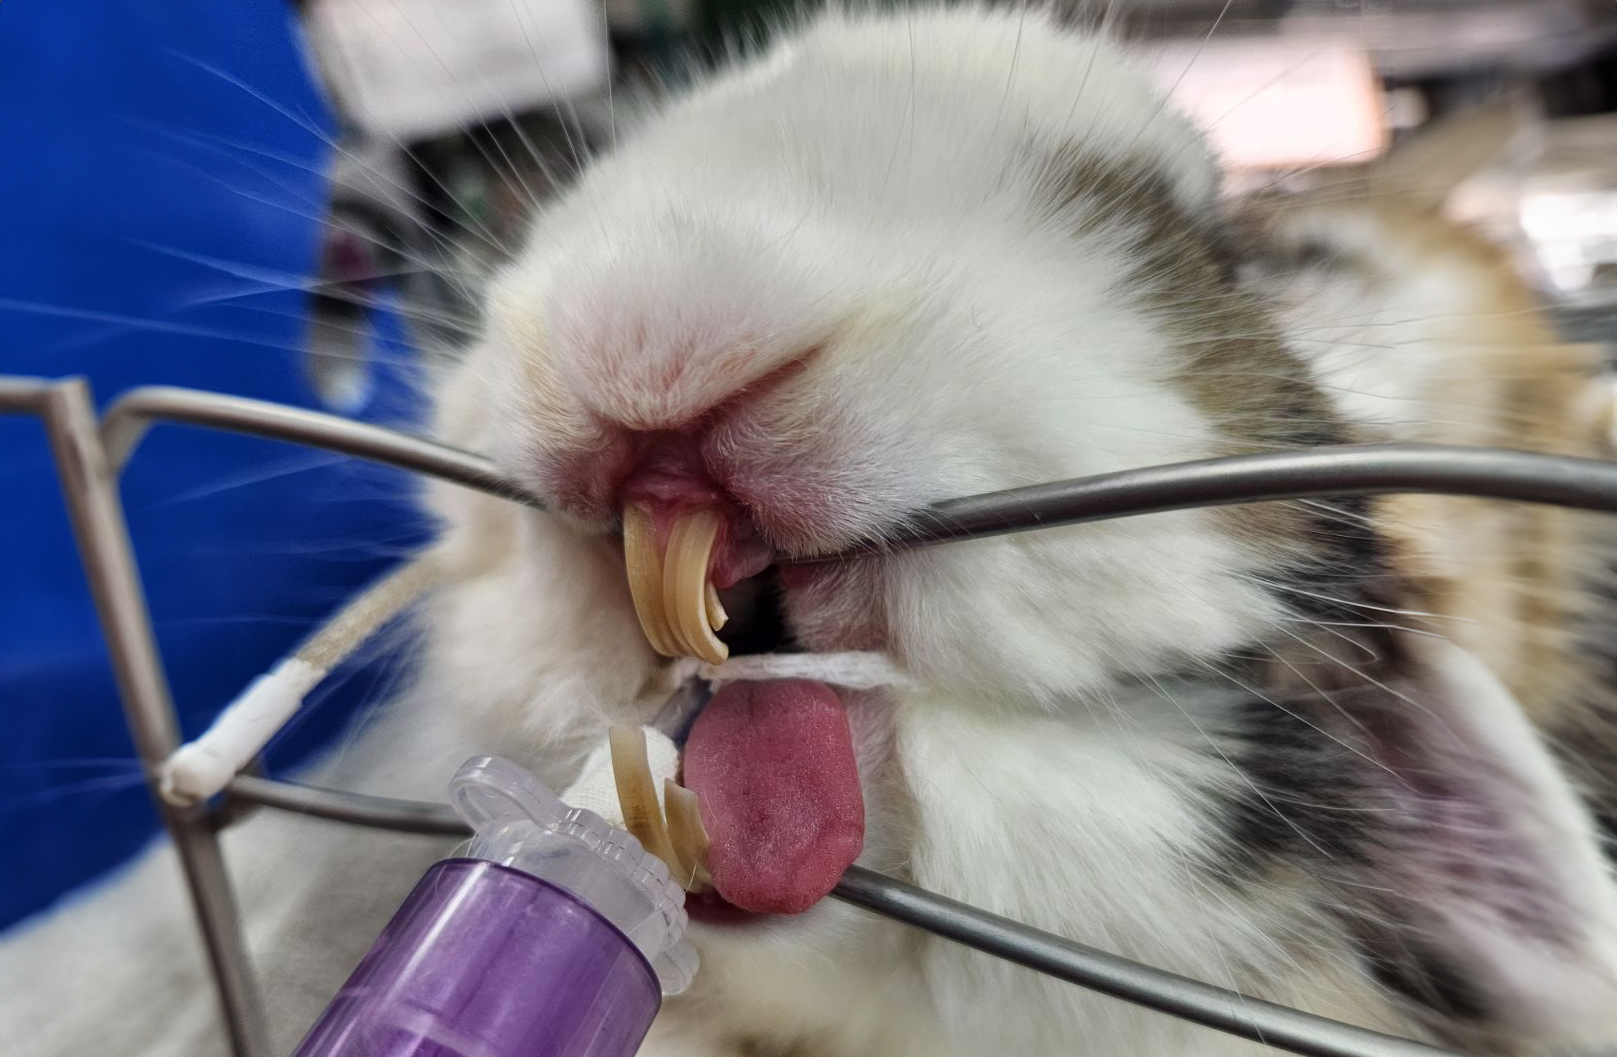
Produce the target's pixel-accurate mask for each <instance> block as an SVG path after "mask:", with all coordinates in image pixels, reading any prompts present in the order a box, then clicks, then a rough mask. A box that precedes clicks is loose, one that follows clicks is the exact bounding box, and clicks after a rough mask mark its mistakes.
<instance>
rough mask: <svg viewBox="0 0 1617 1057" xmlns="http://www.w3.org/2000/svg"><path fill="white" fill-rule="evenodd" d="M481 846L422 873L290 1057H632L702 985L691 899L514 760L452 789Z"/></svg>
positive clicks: (465, 775) (636, 850) (474, 771)
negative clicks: (676, 1001)
mask: <svg viewBox="0 0 1617 1057" xmlns="http://www.w3.org/2000/svg"><path fill="white" fill-rule="evenodd" d="M450 799H451V801H452V802H453V803H454V804H455V808H456V810H458V811H459V812H460V814H461V817H462V818H464V819H465V820H466V821H467V822H468V823H469V824H470V825H471V826H472V828H473V830H474V831H475V832H476V836H475V837H473V839H472V841H471V842H470V847H469V850H468V852H467V855H466V857H464V858H454V859H445V860H443V861H442V862H439V863H437V864H436V865H434V866H433V867H432V868H431V869H430V870H428V871H427V873H426V876H424V877H423V878H422V879H421V882H420V883H419V884H417V885H416V887H415V890H414V891H413V892H411V893H410V896H409V898H408V899H406V900H405V902H404V905H403V906H401V907H400V908H399V910H398V912H397V913H396V914H394V916H393V920H392V921H391V922H389V923H388V926H387V928H386V929H384V930H383V931H382V935H381V936H380V937H379V938H378V939H377V941H376V943H375V944H373V945H372V947H371V949H370V951H369V953H367V954H366V955H365V958H364V960H362V961H361V962H360V963H359V967H358V968H357V969H355V970H354V973H353V975H352V976H350V977H349V978H348V982H347V983H346V984H344V985H343V988H342V990H341V991H340V992H338V994H337V997H336V998H334V999H333V1000H332V1002H331V1004H330V1005H329V1006H327V1007H326V1011H325V1012H324V1013H323V1014H321V1016H320V1019H319V1020H318V1021H316V1022H315V1026H314V1027H313V1028H312V1029H311V1030H310V1032H309V1034H308V1035H307V1036H306V1037H305V1038H304V1040H303V1044H302V1045H301V1046H299V1047H298V1049H297V1051H296V1052H295V1053H294V1054H293V1057H633V1054H634V1052H635V1051H636V1050H637V1049H639V1047H640V1042H641V1040H643V1039H644V1038H645V1036H646V1032H647V1030H648V1029H649V1028H650V1027H651V1021H652V1018H653V1017H655V1016H656V1015H657V1010H658V1008H659V1007H660V1006H661V1004H662V996H663V995H664V994H677V993H678V992H680V991H682V990H684V988H685V986H686V985H687V984H688V983H689V982H690V979H691V974H692V973H694V972H695V971H696V953H695V951H694V950H692V949H691V946H690V943H689V941H687V940H685V939H684V932H685V923H686V917H685V909H684V903H685V893H684V891H683V890H682V889H681V888H680V887H679V885H677V884H675V883H674V882H673V880H672V879H671V878H670V877H669V876H668V868H667V866H665V865H664V864H663V862H662V861H661V860H660V859H658V858H657V857H656V856H653V855H650V854H648V853H647V852H646V850H645V849H644V848H642V847H641V846H640V843H639V842H638V841H636V840H635V839H634V837H632V836H630V835H629V834H628V833H626V832H624V831H623V830H621V829H616V828H614V827H612V826H609V825H608V824H607V823H606V822H605V821H603V820H602V819H601V818H600V817H599V816H597V815H595V814H593V813H591V812H589V811H585V810H581V809H575V808H569V807H568V806H567V805H566V804H564V803H562V802H561V800H559V799H558V798H557V797H556V795H555V794H554V793H552V792H551V791H550V790H548V789H546V788H545V787H544V786H543V785H542V784H540V783H539V781H538V780H537V779H536V778H534V777H533V776H532V775H530V774H528V773H527V772H526V771H523V770H522V769H521V768H520V767H518V766H516V765H515V764H513V763H511V762H510V761H508V760H501V759H498V758H496V757H490V756H483V757H477V758H475V759H473V760H470V761H468V762H467V764H466V766H464V767H462V768H461V769H460V772H459V773H458V774H456V776H455V779H454V781H452V782H451V783H450Z"/></svg>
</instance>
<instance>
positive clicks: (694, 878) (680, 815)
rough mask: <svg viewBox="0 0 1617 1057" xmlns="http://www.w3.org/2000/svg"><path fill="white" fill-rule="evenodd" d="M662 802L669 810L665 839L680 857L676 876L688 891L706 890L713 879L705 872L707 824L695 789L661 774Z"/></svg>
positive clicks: (711, 885)
mask: <svg viewBox="0 0 1617 1057" xmlns="http://www.w3.org/2000/svg"><path fill="white" fill-rule="evenodd" d="M663 805H664V807H665V808H666V809H667V814H668V839H669V842H670V843H672V844H673V846H674V854H675V855H677V856H678V857H679V873H678V875H677V879H678V880H679V882H680V884H682V885H683V886H684V887H685V890H686V891H688V892H706V891H708V890H709V889H711V888H712V887H713V883H712V879H711V878H710V877H709V876H708V872H707V850H708V839H707V827H706V826H704V825H702V812H701V809H700V808H699V807H698V806H697V798H696V791H695V790H693V789H686V788H685V787H684V786H682V785H680V784H678V783H677V782H675V781H674V780H673V779H672V778H664V779H663Z"/></svg>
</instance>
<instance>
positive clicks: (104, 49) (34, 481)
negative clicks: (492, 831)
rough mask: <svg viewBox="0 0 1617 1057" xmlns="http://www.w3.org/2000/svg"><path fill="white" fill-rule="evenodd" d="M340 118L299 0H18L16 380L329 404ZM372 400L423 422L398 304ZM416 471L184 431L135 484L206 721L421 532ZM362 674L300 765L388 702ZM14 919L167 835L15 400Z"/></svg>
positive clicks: (7, 616) (5, 290) (0, 270)
mask: <svg viewBox="0 0 1617 1057" xmlns="http://www.w3.org/2000/svg"><path fill="white" fill-rule="evenodd" d="M334 135H335V123H334V121H333V118H332V116H331V114H330V112H329V110H328V108H327V106H326V104H325V102H324V101H323V99H322V98H321V95H320V93H319V91H318V89H317V87H316V81H315V79H314V78H313V77H312V76H311V73H310V70H309V68H308V66H307V64H306V61H305V57H304V55H303V53H302V49H301V44H300V41H299V39H298V30H297V27H296V23H295V21H294V18H293V15H292V13H291V12H290V10H289V9H288V8H287V7H286V6H284V5H283V4H281V3H280V2H278V0H70V2H69V0H6V2H5V3H0V372H4V373H14V374H34V375H44V376H52V377H54V376H60V375H67V374H84V375H87V376H88V377H89V378H90V380H91V382H92V383H93V385H94V388H95V392H96V396H97V399H98V402H100V403H101V404H103V405H104V404H105V403H106V402H107V401H108V400H109V399H110V398H112V397H114V396H115V395H117V394H118V393H119V392H120V391H122V390H124V389H127V388H129V387H132V386H136V385H148V384H172V385H185V386H193V387H197V388H202V389H211V390H218V391H223V392H229V393H236V394H241V395H245V396H252V397H258V398H262V399H268V400H277V401H283V402H286V403H291V404H298V405H301V406H308V407H318V406H319V401H318V399H317V397H316V394H315V393H314V392H313V391H312V389H311V388H310V386H309V385H308V384H307V382H306V381H305V372H306V364H305V358H304V352H303V344H304V342H305V338H306V329H307V325H308V321H307V308H308V305H307V301H308V298H307V294H306V292H305V291H306V289H307V286H308V283H309V281H310V279H311V277H312V275H313V273H314V271H315V268H316V262H317V259H318V255H319V244H320V230H321V224H322V221H323V217H324V213H325V209H326V205H327V198H328V193H329V188H328V183H327V179H326V171H327V165H328V162H329V160H330V156H331V153H332V148H331V146H330V144H331V142H332V139H333V136H334ZM374 329H375V333H374V335H373V339H372V341H371V350H370V351H371V363H372V364H373V366H374V367H375V368H376V381H377V386H376V396H375V398H374V399H373V400H372V401H371V402H370V403H369V405H368V406H367V407H365V408H364V409H362V411H361V412H360V414H361V417H366V418H371V419H376V420H381V421H384V422H387V423H388V424H395V425H397V424H408V423H409V421H410V419H411V418H412V417H413V415H414V408H413V406H412V399H411V397H410V392H411V387H410V384H409V383H410V378H409V360H410V354H409V350H408V347H407V345H406V343H405V341H404V335H403V334H402V332H401V328H400V327H399V325H398V323H397V320H396V318H392V317H388V316H385V315H378V316H377V317H376V319H375V328H374ZM413 487H414V483H413V482H411V481H409V480H407V479H406V478H405V476H404V475H402V474H397V473H395V472H393V471H389V470H384V469H381V468H378V467H372V466H368V465H366V464H361V463H357V462H354V461H351V460H344V459H342V458H340V457H337V456H333V455H330V454H327V453H324V452H318V451H313V450H311V449H305V448H299V447H294V446H289V445H285V444H277V443H272V442H267V441H259V440H253V439H249V438H243V437H235V436H230V435H227V434H222V433H216V432H209V431H202V430H195V429H190V428H183V427H176V426H159V427H157V429H156V430H154V431H153V433H152V434H150V436H149V437H148V439H147V441H146V442H145V444H144V445H143V446H142V447H141V448H140V450H139V451H138V452H137V454H136V456H135V459H134V461H133V463H132V464H131V466H130V469H129V471H128V473H127V475H126V477H125V479H124V490H123V494H124V501H125V504H126V508H127V511H128V515H129V519H130V523H131V532H132V536H133V539H134V544H135V549H136V554H137V556H138V559H139V562H140V566H141V570H142V575H143V578H144V582H145V586H146V589H147V592H148V596H149V600H150V606H151V611H152V616H153V620H154V624H155V627H156V629H157V634H158V638H159V642H160V646H161V649H162V652H163V656H164V659H165V663H166V666H167V669H168V674H169V678H170V680H171V682H172V684H173V689H174V696H175V699H176V701H177V704H178V706H179V709H180V712H181V715H182V721H183V725H184V728H185V733H186V736H188V737H190V736H195V735H196V734H197V733H199V732H200V731H201V730H202V729H204V728H205V727H206V724H207V721H208V719H209V718H210V717H211V715H212V714H213V713H214V712H215V711H216V710H217V709H218V708H220V707H222V706H223V705H224V704H225V703H226V702H228V700H229V699H230V698H231V697H232V696H233V695H234V694H235V693H236V692H237V691H238V690H239V689H240V688H241V687H242V686H244V685H245V684H246V683H247V682H248V681H249V680H250V679H251V678H252V677H253V676H254V675H256V674H257V673H259V672H260V671H262V670H263V669H265V668H266V667H267V666H268V665H269V664H270V663H271V662H272V661H273V660H274V659H275V658H276V657H278V656H280V655H281V654H282V653H283V652H285V650H286V649H287V648H288V647H289V646H290V645H291V644H292V643H293V642H294V641H295V640H296V639H297V638H298V637H299V636H300V635H301V634H302V633H303V632H304V631H306V630H307V629H308V628H309V627H310V626H311V624H312V623H313V622H314V621H316V620H317V619H318V618H319V617H320V616H322V615H323V614H325V613H327V612H328V611H329V610H330V609H331V608H332V606H333V605H335V604H336V603H338V602H339V601H340V600H341V599H342V598H343V597H345V596H346V595H348V594H350V593H351V592H352V591H353V590H354V589H355V588H356V587H357V586H359V585H361V584H362V583H364V582H366V581H367V580H370V579H372V578H374V577H375V576H377V575H379V574H380V573H381V572H382V571H384V570H385V568H386V567H387V565H388V564H390V563H391V562H392V561H394V560H396V558H397V557H398V556H399V555H400V554H402V553H405V552H407V551H408V550H409V549H410V548H411V547H413V546H414V545H416V544H418V543H419V541H420V540H421V539H422V536H423V528H422V525H421V523H420V520H419V519H418V518H417V517H416V516H415V515H413V514H412V513H411V511H410V508H409V507H408V505H407V502H406V497H407V494H408V493H409V491H410V490H411V489H412V488H413ZM388 680H389V674H388V669H387V666H386V664H385V661H373V663H370V664H369V665H366V666H364V667H358V668H355V669H354V670H349V671H345V672H343V673H339V677H338V678H334V679H333V680H332V681H331V683H332V684H336V685H334V686H333V685H328V686H327V687H325V688H322V690H320V691H317V692H316V694H315V695H314V697H313V698H312V703H311V707H310V708H308V709H307V710H306V713H305V715H303V716H302V717H300V719H299V720H298V721H297V722H296V725H295V727H294V728H293V729H291V730H290V731H289V732H287V734H286V735H285V736H283V737H282V738H281V739H280V740H279V741H278V742H277V743H276V745H275V746H274V751H273V752H272V757H271V758H272V764H273V765H275V766H286V765H290V764H291V763H293V762H295V761H296V760H298V759H300V758H301V757H302V756H304V755H305V754H307V753H308V752H309V751H311V750H312V749H313V748H314V747H316V746H317V745H319V744H320V743H321V742H322V741H323V740H325V739H327V738H329V737H330V736H331V735H332V734H333V733H334V731H336V730H337V729H338V727H339V726H340V725H341V723H342V722H343V720H344V718H345V717H346V716H347V715H349V714H350V713H351V712H352V710H353V709H354V708H355V707H356V706H358V705H360V704H361V703H363V702H367V701H375V700H376V699H377V698H378V697H380V696H382V695H383V694H385V692H386V690H387V685H388ZM0 722H3V730H4V732H5V735H4V737H3V738H0V848H3V849H4V855H3V861H4V863H5V866H4V867H3V868H0V926H3V925H5V924H7V923H9V922H12V921H15V920H16V919H18V918H20V917H22V916H24V915H26V914H28V913H30V912H32V911H35V910H38V909H39V908H41V907H43V906H46V905H47V904H49V902H50V901H51V900H52V899H53V898H54V897H56V896H57V895H59V894H60V893H62V892H63V891H65V890H66V889H68V888H69V887H71V886H73V885H75V884H78V883H80V882H83V881H85V880H86V879H89V878H92V877H94V876H95V875H97V874H98V873H100V872H102V871H104V870H105V869H106V868H108V867H109V866H111V865H113V864H115V863H117V862H119V861H120V860H122V859H124V858H126V857H127V856H128V855H129V854H131V853H132V852H134V851H135V850H136V849H138V848H139V847H140V846H141V845H142V844H144V843H145V842H146V841H147V840H149V839H150V837H151V836H152V835H153V834H154V833H155V832H156V831H157V828H158V824H157V820H156V814H155V812H154V810H153V808H152V805H151V803H150V801H149V798H148V795H147V793H146V791H145V789H144V787H143V786H142V785H141V783H140V779H139V769H138V767H137V765H136V763H135V759H134V752H133V747H132V745H131V743H130V740H129V737H128V734H127V733H126V731H125V728H124V725H123V720H122V716H121V713H120V711H119V707H118V702H117V697H116V694H115V691H114V687H113V682H112V676H111V672H110V669H109V668H108V664H107V659H106V653H105V648H104V646H103V643H102V639H101V635H100V630H99V627H98V626H97V623H96V619H95V613H94V610H93V608H92V605H91V602H90V598H89V595H88V593H87V590H86V587H85V583H84V578H83V574H82V572H81V570H80V567H79V563H78V557H77V554H76V552H75V550H74V544H73V540H72V537H71V534H70V530H69V526H68V523H67V520H66V515H65V513H64V511H63V508H62V502H61V496H60V493H59V491H58V488H57V484H56V480H55V475H54V471H53V469H52V467H51V464H50V459H49V451H48V449H47V447H46V445H45V442H44V438H43V435H42V433H41V430H40V428H39V424H38V423H37V422H35V421H32V420H29V419H25V418H0Z"/></svg>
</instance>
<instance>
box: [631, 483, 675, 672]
mask: <svg viewBox="0 0 1617 1057" xmlns="http://www.w3.org/2000/svg"><path fill="white" fill-rule="evenodd" d="M623 564H624V567H625V569H627V571H628V574H629V594H630V595H631V596H632V597H633V598H634V613H635V616H637V617H639V618H640V630H642V631H644V632H645V633H646V639H647V640H648V641H649V642H650V643H651V648H652V649H654V650H656V651H657V652H658V653H660V654H662V655H663V656H664V657H678V656H679V655H680V653H681V652H683V651H681V650H679V649H678V648H677V647H676V643H675V639H674V634H673V631H672V629H671V628H669V626H668V617H667V616H666V607H665V606H664V604H663V558H662V556H661V555H660V554H658V553H657V527H656V524H655V523H654V522H653V521H652V520H651V512H650V511H649V510H646V509H645V508H643V507H638V506H627V507H624V508H623Z"/></svg>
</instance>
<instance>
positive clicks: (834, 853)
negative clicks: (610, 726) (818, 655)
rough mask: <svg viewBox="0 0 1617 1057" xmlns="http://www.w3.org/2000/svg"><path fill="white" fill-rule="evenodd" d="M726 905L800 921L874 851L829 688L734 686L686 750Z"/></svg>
mask: <svg viewBox="0 0 1617 1057" xmlns="http://www.w3.org/2000/svg"><path fill="white" fill-rule="evenodd" d="M684 778H685V785H686V786H688V787H689V788H691V789H694V790H695V791H696V792H697V794H698V795H699V796H700V797H701V801H700V803H701V807H702V821H703V823H704V824H705V825H706V826H707V829H708V837H709V838H710V839H711V841H712V848H711V851H710V853H709V856H708V870H709V872H710V873H711V874H712V875H713V887H714V888H715V889H717V890H718V893H719V895H721V896H723V897H724V898H725V899H726V900H728V901H729V902H731V903H734V904H735V905H736V906H738V907H740V908H742V909H743V910H752V911H757V912H760V913H771V914H800V913H802V912H803V911H805V910H807V909H808V908H809V907H811V906H813V905H814V904H815V903H818V902H819V901H820V900H821V899H823V898H824V897H825V895H826V893H828V892H830V891H831V888H832V886H833V885H835V884H836V883H837V881H838V880H839V879H840V878H841V877H842V872H843V871H844V870H846V869H847V868H848V866H849V865H850V864H851V863H852V862H853V861H854V859H855V858H857V857H858V855H859V850H860V848H861V847H863V846H864V842H865V801H864V797H863V795H862V794H861V793H860V791H859V773H858V771H857V770H856V769H855V767H854V756H853V736H852V734H851V733H850V732H849V730H848V716H847V714H846V713H845V712H844V711H843V708H842V702H840V701H838V700H837V695H836V694H834V693H832V692H831V688H830V687H828V686H826V685H825V684H824V683H816V682H811V681H809V680H806V679H782V680H778V681H772V682H762V683H731V684H730V685H728V686H726V687H724V688H722V689H720V690H719V692H718V693H716V694H714V695H713V700H712V701H711V702H709V703H708V706H707V707H706V708H705V709H703V710H702V714H701V715H700V716H698V717H697V718H696V723H695V725H694V726H692V727H691V733H690V737H689V738H688V739H687V740H686V742H685V773H684Z"/></svg>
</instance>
